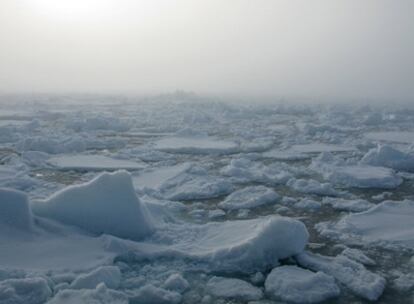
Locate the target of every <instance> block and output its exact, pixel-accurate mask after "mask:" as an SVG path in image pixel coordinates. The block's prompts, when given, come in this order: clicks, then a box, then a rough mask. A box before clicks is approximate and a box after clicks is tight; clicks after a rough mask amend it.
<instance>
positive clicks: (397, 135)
mask: <svg viewBox="0 0 414 304" xmlns="http://www.w3.org/2000/svg"><path fill="white" fill-rule="evenodd" d="M365 137H366V138H368V139H371V140H376V141H385V142H395V143H403V144H412V143H414V132H412V131H383V132H368V133H366V134H365Z"/></svg>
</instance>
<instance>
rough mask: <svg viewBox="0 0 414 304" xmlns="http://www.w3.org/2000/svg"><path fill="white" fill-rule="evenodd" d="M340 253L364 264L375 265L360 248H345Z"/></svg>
mask: <svg viewBox="0 0 414 304" xmlns="http://www.w3.org/2000/svg"><path fill="white" fill-rule="evenodd" d="M341 255H343V256H346V257H347V258H349V259H351V260H354V261H357V262H359V263H361V264H364V265H369V266H373V265H375V264H376V263H375V261H374V260H372V259H371V258H369V257H367V256H366V255H365V254H364V253H363V252H362V251H361V250H359V249H355V248H345V250H344V251H342V252H341Z"/></svg>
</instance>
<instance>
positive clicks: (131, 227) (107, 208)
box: [32, 171, 154, 240]
mask: <svg viewBox="0 0 414 304" xmlns="http://www.w3.org/2000/svg"><path fill="white" fill-rule="evenodd" d="M32 210H33V212H34V213H35V214H36V215H38V216H42V217H47V218H52V219H54V220H57V221H60V222H62V223H65V224H69V225H74V226H78V227H80V228H83V229H85V230H87V231H90V232H93V233H97V234H101V233H107V234H112V235H115V236H119V237H123V238H129V239H134V240H139V239H142V238H145V237H147V236H149V235H150V234H151V233H152V232H153V230H154V222H153V219H152V217H151V215H150V214H149V212H148V210H147V208H146V206H145V205H144V204H143V203H142V202H141V201H140V200H139V198H138V197H137V195H136V193H135V190H134V187H133V185H132V178H131V175H130V174H129V173H127V172H125V171H117V172H114V173H103V174H100V175H98V176H97V177H96V178H94V179H93V180H91V181H89V182H87V183H85V184H81V185H75V186H69V187H67V188H65V189H63V190H61V191H59V192H57V193H55V194H54V195H52V196H51V197H50V198H48V199H46V200H42V201H34V202H33V203H32Z"/></svg>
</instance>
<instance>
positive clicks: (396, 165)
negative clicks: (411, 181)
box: [361, 145, 414, 171]
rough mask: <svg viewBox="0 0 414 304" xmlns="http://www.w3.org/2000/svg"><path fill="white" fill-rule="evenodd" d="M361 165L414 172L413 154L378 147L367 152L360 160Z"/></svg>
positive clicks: (383, 146) (391, 148) (384, 146)
mask: <svg viewBox="0 0 414 304" xmlns="http://www.w3.org/2000/svg"><path fill="white" fill-rule="evenodd" d="M361 163H362V164H366V165H371V166H381V167H388V168H393V169H395V170H401V171H414V154H410V153H406V152H402V151H399V150H397V149H394V148H393V147H391V146H386V145H379V146H378V147H377V148H374V149H371V150H369V151H368V152H367V153H366V154H365V155H364V157H363V158H362V159H361Z"/></svg>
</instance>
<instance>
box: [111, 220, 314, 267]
mask: <svg viewBox="0 0 414 304" xmlns="http://www.w3.org/2000/svg"><path fill="white" fill-rule="evenodd" d="M164 229H165V230H164ZM157 235H158V237H159V238H161V239H162V241H164V242H167V244H164V245H162V244H158V245H157V244H156V243H151V244H147V243H143V242H140V243H136V242H127V241H125V240H120V239H117V238H114V237H108V248H110V249H111V250H118V251H119V252H120V253H124V252H131V253H133V257H134V254H135V257H134V258H138V259H154V258H157V257H169V258H171V257H176V258H183V259H185V260H192V261H195V262H198V263H200V265H204V266H206V267H207V268H208V270H209V271H220V272H229V273H230V272H231V273H235V272H240V273H250V274H251V273H253V272H256V271H263V270H265V269H267V268H269V267H275V266H276V265H278V264H279V260H281V259H284V258H288V257H291V256H293V255H295V254H298V253H300V252H302V251H303V250H304V247H305V245H306V244H307V242H308V237H309V234H308V232H307V230H306V227H305V225H304V224H303V223H302V222H300V221H297V220H294V219H290V218H286V217H280V216H270V217H264V218H258V219H252V220H238V221H225V222H210V223H207V224H176V225H173V224H171V225H168V226H166V227H162V228H160V230H158V231H157V232H156V233H155V234H154V236H153V238H155V236H157Z"/></svg>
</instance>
